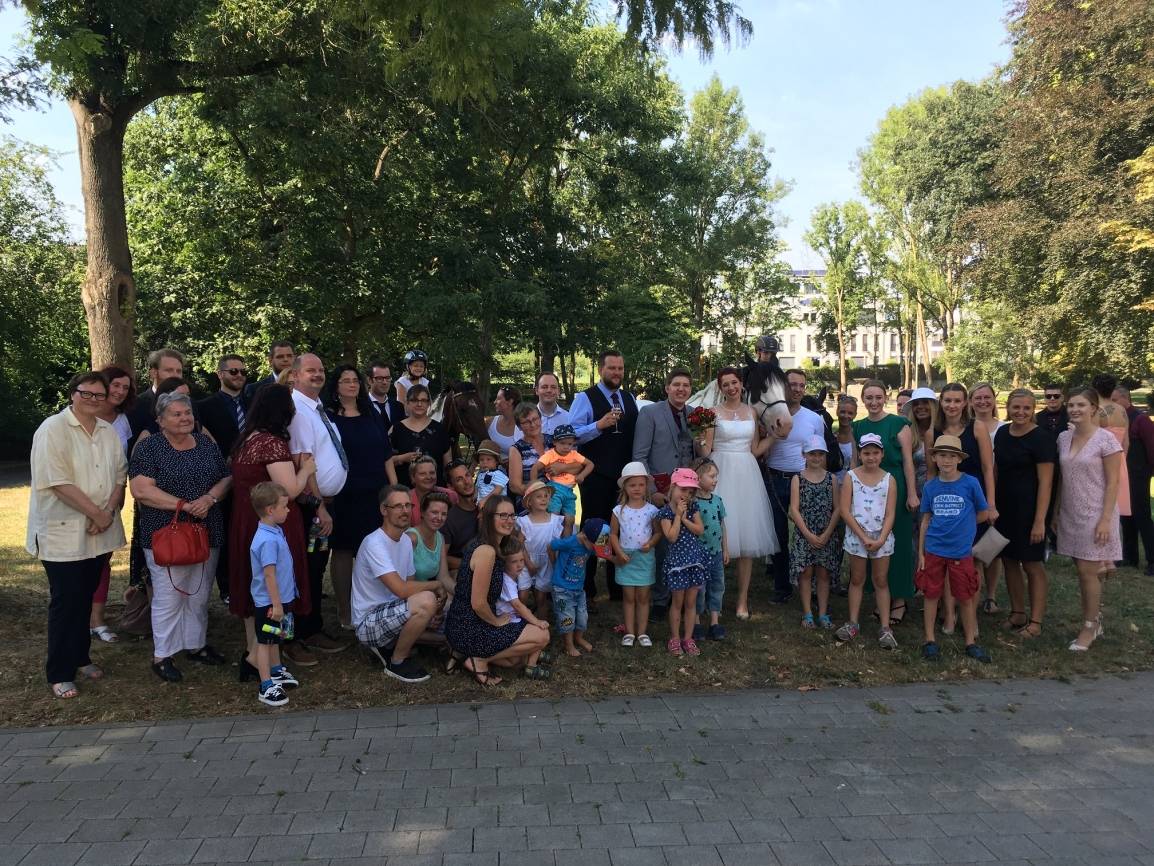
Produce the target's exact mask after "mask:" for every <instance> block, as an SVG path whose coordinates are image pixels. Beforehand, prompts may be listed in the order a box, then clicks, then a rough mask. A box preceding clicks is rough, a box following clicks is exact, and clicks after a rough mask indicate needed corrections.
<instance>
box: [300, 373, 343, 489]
mask: <svg viewBox="0 0 1154 866" xmlns="http://www.w3.org/2000/svg"><path fill="white" fill-rule="evenodd" d="M293 405H294V406H296V410H297V411H296V414H295V415H293V420H292V423H291V424H289V451H291V452H292V453H293V454H311V455H313V457H315V458H316V461H317V489H318V490H319V491H320V494H321V496H325V497H328V496H336V495H337V494H338V493H340V492H341V488H342V487H344V486H345V479H346V478H347V477H348V474H349V471H348V470H347V469H345V468H344V466H342V465H341V455H340V454H338V453H337V449H336V447H335V446H334V445H333V440H332V437H331V436H329V428H328V427H326V426H325V422H324V421H323V420H322V419H321V414H320V413H321V412H324V407H323V406H322V405H321V401H320V400H314V399H312V398H311V397H307V396H305V395H304V394H302V393H301V392H300V391H298V390H296V389H295V388H294V389H293ZM330 423H331V422H330ZM332 430H333V435H335V436H336V437H337V439H340V438H341V433H340V431H339V430H337V428H336V425H335V424H334V425H333V426H332Z"/></svg>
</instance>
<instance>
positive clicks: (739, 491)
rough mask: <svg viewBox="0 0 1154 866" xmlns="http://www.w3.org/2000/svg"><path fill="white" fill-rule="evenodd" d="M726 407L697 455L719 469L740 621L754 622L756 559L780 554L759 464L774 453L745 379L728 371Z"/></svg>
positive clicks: (723, 383)
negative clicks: (746, 397)
mask: <svg viewBox="0 0 1154 866" xmlns="http://www.w3.org/2000/svg"><path fill="white" fill-rule="evenodd" d="M717 386H718V388H719V389H720V390H721V393H722V402H721V405H719V406H717V407H716V408H715V409H714V412H715V413H716V414H717V426H715V427H713V428H712V429H710V430H706V431H705V435H704V437H702V438H700V439H698V441H697V450H698V451H699V452H700V453H701V454H702V456H705V457H709V458H711V459H712V460H713V462H714V463H715V464H716V465H717V471H718V479H717V494H718V495H719V496H720V497H721V498H722V500H723V501H724V502H725V510H726V518H725V537H726V541H727V542H728V546H729V557H730V559H731V560H736V561H737V618H738V619H749V579H750V574H751V573H752V571H753V559H754V557H762V556H768V555H770V554H773V553H777V551H778V549H779V546H778V538H777V533H776V532H775V531H774V528H773V513H772V511H771V510H770V505H769V494H768V493H766V492H765V482H764V481H762V476H761V467H760V466H759V465H758V460H760V459H761V457H762V455H764V454H765V452H766V451H768V450H769V445H770V439H769V438H768V437H765V438H763V437H762V436H761V431H760V430H759V428H758V425H757V419H756V417H755V416H754V412H753V408H752V407H750V406H749V405H747V404H745V403H743V402H741V395H742V390H743V389H742V384H741V374H740V372H739V371H738V370H737V368H736V367H725V368H723V369H722V370H721V372H719V373H718V374H717Z"/></svg>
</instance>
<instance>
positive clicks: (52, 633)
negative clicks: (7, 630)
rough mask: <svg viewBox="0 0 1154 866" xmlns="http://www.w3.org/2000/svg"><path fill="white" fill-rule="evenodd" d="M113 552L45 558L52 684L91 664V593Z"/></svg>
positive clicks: (68, 679) (66, 680)
mask: <svg viewBox="0 0 1154 866" xmlns="http://www.w3.org/2000/svg"><path fill="white" fill-rule="evenodd" d="M110 556H111V554H108V553H106V554H104V555H103V556H95V557H93V558H92V559H81V560H78V561H76V562H50V561H48V560H42V562H43V564H44V572H45V573H46V574H47V575H48V590H49V593H50V597H49V601H48V663H47V664H46V665H45V673H46V674H47V676H48V682H50V683H70V682H73V681H74V680H75V679H76V669H77V668H81V667H84V665H88V664H92V658H91V656H89V655H88V649H89V647H90V645H91V640H92V636H91V635H90V634H89V631H88V617H89V616H91V614H92V593H94V592H96V587H97V586H98V585H99V583H100V574H101V572H102V571H103V570H104V564H105V563H106V562H108V558H109V557H110Z"/></svg>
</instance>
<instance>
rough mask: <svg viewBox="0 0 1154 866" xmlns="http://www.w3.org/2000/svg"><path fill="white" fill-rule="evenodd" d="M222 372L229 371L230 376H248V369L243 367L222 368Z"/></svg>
mask: <svg viewBox="0 0 1154 866" xmlns="http://www.w3.org/2000/svg"><path fill="white" fill-rule="evenodd" d="M220 372H222V373H228V375H230V376H247V375H248V370H245V369H244V368H243V367H233V368H232V369H230V370H221V371H220Z"/></svg>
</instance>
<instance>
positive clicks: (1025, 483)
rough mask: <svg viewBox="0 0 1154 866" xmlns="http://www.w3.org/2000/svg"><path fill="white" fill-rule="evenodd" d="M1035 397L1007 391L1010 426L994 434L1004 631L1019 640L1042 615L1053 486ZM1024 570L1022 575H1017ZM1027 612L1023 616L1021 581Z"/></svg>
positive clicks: (1034, 629)
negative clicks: (1006, 608) (1006, 606)
mask: <svg viewBox="0 0 1154 866" xmlns="http://www.w3.org/2000/svg"><path fill="white" fill-rule="evenodd" d="M1036 408H1037V407H1036V406H1035V400H1034V394H1033V392H1031V391H1027V390H1026V389H1024V388H1019V389H1017V390H1015V391H1012V392H1010V396H1009V398H1008V399H1007V401H1006V410H1007V412H1008V413H1009V416H1010V423H1009V424H1007V425H1005V426H1003V427H1002V428H1001V429H999V430H998V432H997V433H996V434H995V435H994V460H995V463H996V465H997V467H998V481H997V486H998V502H1000V503H1002V511H1001V513H999V515H998V522H997V524H995V525H996V526H997V529H998V532H1000V533H1002V535H1004V536H1005V537H1006V538H1008V539H1009V540H1010V541H1009V544H1007V545H1006V547H1005V548H1004V549H1003V550H1002V567H1003V568H1004V569H1005V572H1006V591H1007V593H1009V596H1010V616H1009V618H1008V619H1007V620H1006V621H1005V626H1006V628H1009V629H1013V630H1015V631H1016V632H1017V633H1018V634H1020V635H1022V636H1023V637H1037V636H1038V635H1040V634H1041V633H1042V617H1043V616H1044V615H1045V612H1046V589H1047V586H1048V583H1049V578H1048V577H1047V575H1046V566H1045V552H1046V511H1047V509H1048V508H1049V506H1050V491H1051V490H1052V489H1053V483H1054V464H1055V463H1056V462H1057V459H1058V450H1057V447H1056V445H1055V441H1054V437H1053V436H1051V435H1050V434H1049V433H1048V432H1046V431H1045V430H1043V429H1042V428H1040V427H1039V426H1038V425H1037V424H1036V423H1035V422H1034V410H1035V409H1036ZM1023 571H1024V572H1025V577H1023V574H1022V572H1023ZM1027 580H1028V581H1029V587H1030V611H1029V613H1026V581H1027Z"/></svg>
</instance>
